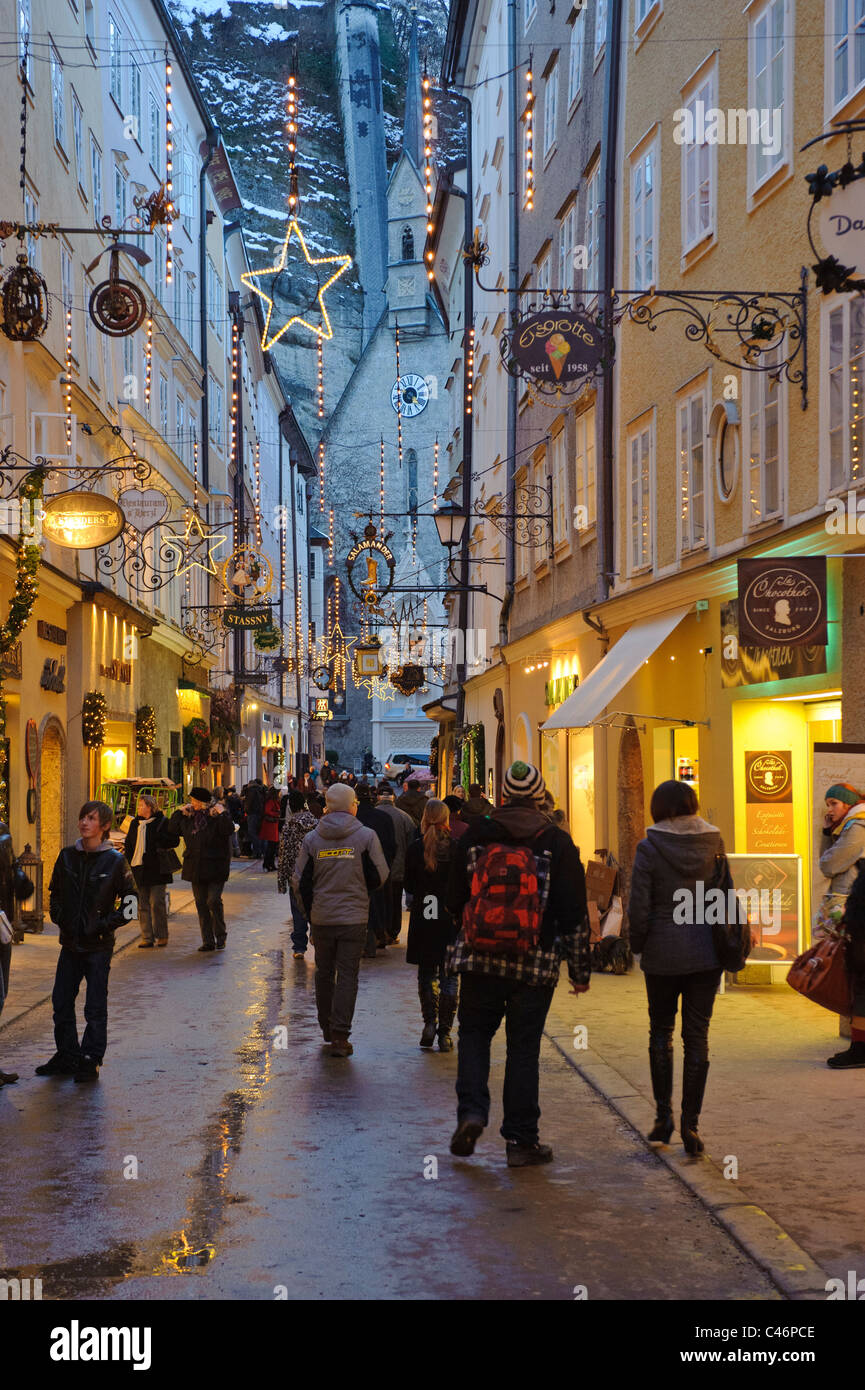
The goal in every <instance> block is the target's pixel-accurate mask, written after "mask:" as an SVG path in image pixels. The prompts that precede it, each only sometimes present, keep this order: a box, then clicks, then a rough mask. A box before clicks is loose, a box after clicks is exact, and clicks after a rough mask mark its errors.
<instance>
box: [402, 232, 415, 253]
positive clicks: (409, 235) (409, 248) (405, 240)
mask: <svg viewBox="0 0 865 1390" xmlns="http://www.w3.org/2000/svg"><path fill="white" fill-rule="evenodd" d="M402 258H403V260H404V261H413V260H414V232H413V231H412V229H411V227H403V229H402Z"/></svg>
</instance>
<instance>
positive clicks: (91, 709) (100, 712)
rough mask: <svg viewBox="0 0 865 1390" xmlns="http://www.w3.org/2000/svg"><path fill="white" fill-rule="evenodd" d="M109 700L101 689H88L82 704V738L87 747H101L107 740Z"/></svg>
mask: <svg viewBox="0 0 865 1390" xmlns="http://www.w3.org/2000/svg"><path fill="white" fill-rule="evenodd" d="M107 718H108V702H107V700H106V699H105V696H104V695H103V694H102V692H101V690H88V692H87V694H86V695H85V696H84V699H83V701H82V704H81V738H82V740H83V743H84V746H85V748H101V747H102V745H103V743H104V742H105V723H106V720H107Z"/></svg>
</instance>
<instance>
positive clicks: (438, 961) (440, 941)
mask: <svg viewBox="0 0 865 1390" xmlns="http://www.w3.org/2000/svg"><path fill="white" fill-rule="evenodd" d="M420 828H421V838H420V839H419V840H413V841H412V843H411V844H410V845H409V846H408V848H407V850H406V856H405V891H406V893H407V894H408V895H409V897H410V898H411V910H410V915H409V924H408V946H407V948H406V953H405V958H406V960H407V961H408V963H409V965H416V966H417V968H418V971H417V988H418V994H419V996H420V1006H421V1014H422V1016H423V1032H422V1033H421V1037H420V1045H421V1047H432V1045H433V1043H434V1042H435V1039H436V1033H438V1043H439V1052H452V1051H453V1039H452V1038H451V1027H452V1025H453V1021H454V1018H455V1016H456V1011H457V995H458V991H459V976H458V975H449V974H448V973H447V971H446V970H445V951H446V949H447V947H448V946H449V945H450V944H451V942H452V941H456V938H457V927H456V923H455V922H454V920H453V917H452V916H451V914H450V913H449V912H448V910H447V907H446V906H445V902H446V899H447V889H448V880H449V878H450V867H451V854H452V845H453V841H452V840H451V833H450V825H449V812H448V808H447V806H445V804H444V802H443V801H435V800H430V801H428V802H427V803H426V805H425V806H424V811H423V816H422V818H421V826H420Z"/></svg>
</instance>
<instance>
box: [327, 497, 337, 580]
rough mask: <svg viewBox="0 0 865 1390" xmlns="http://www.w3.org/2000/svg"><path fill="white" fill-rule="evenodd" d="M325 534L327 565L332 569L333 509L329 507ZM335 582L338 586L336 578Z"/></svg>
mask: <svg viewBox="0 0 865 1390" xmlns="http://www.w3.org/2000/svg"><path fill="white" fill-rule="evenodd" d="M327 534H328V547H327V563H328V564H329V565H330V567H331V569H333V507H331V509H330V515H329V516H328V523H327ZM336 582H337V584H339V579H338V578H337V581H336Z"/></svg>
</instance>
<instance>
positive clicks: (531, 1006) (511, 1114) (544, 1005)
mask: <svg viewBox="0 0 865 1390" xmlns="http://www.w3.org/2000/svg"><path fill="white" fill-rule="evenodd" d="M552 998H553V986H552V985H529V984H525V983H524V982H523V981H522V980H500V979H497V978H496V977H495V976H493V975H478V974H473V973H472V972H470V971H465V972H463V973H462V987H461V989H460V1005H459V1023H460V1031H459V1050H458V1055H457V1119H458V1120H466V1119H469V1118H477V1119H479V1120H482V1121H483V1123H484V1125H486V1124H488V1123H489V1118H490V1092H489V1078H490V1044H491V1043H492V1040H493V1038H494V1036H495V1034H496V1033H497V1032H498V1029H499V1025H500V1024H501V1021H502V1019H503V1018H504V1020H505V1034H506V1038H507V1060H506V1062H505V1085H504V1093H503V1099H504V1112H505V1116H504V1121H503V1123H502V1127H501V1131H500V1132H501V1135H502V1137H503V1138H504V1139H509V1140H512V1141H515V1142H516V1143H518V1144H536V1143H537V1142H538V1120H539V1119H540V1114H541V1111H540V1106H539V1105H538V1088H539V1080H538V1061H539V1057H540V1051H541V1037H542V1035H543V1031H544V1024H545V1022H546V1018H547V1013H548V1012H549V1007H550V1003H551V1002H552Z"/></svg>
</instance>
